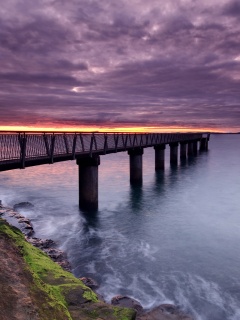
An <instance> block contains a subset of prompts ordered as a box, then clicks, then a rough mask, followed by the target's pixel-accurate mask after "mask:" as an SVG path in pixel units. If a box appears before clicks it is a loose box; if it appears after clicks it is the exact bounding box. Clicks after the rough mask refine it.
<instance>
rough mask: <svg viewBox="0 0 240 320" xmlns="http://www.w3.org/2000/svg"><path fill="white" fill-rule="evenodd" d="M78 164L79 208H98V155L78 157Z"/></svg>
mask: <svg viewBox="0 0 240 320" xmlns="http://www.w3.org/2000/svg"><path fill="white" fill-rule="evenodd" d="M77 164H78V166H79V208H80V209H83V210H97V209H98V166H99V165H100V156H93V157H86V158H78V159H77Z"/></svg>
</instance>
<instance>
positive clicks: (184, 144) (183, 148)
mask: <svg viewBox="0 0 240 320" xmlns="http://www.w3.org/2000/svg"><path fill="white" fill-rule="evenodd" d="M180 158H181V159H182V160H185V159H186V158H187V142H180Z"/></svg>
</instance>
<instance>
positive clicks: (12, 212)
mask: <svg viewBox="0 0 240 320" xmlns="http://www.w3.org/2000/svg"><path fill="white" fill-rule="evenodd" d="M6 212H7V214H8V215H9V216H10V217H16V216H17V214H18V213H17V212H16V211H13V210H6Z"/></svg>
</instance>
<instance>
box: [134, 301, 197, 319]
mask: <svg viewBox="0 0 240 320" xmlns="http://www.w3.org/2000/svg"><path fill="white" fill-rule="evenodd" d="M136 320H194V319H193V317H191V316H189V315H187V314H185V313H184V312H182V311H181V310H180V309H179V308H178V307H177V306H175V305H172V304H162V305H160V306H158V307H157V308H155V309H153V310H151V311H149V312H147V313H146V314H144V315H140V316H137V318H136Z"/></svg>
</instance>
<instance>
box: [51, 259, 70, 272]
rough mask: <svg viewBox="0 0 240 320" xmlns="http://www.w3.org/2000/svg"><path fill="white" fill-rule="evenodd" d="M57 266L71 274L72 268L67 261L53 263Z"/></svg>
mask: <svg viewBox="0 0 240 320" xmlns="http://www.w3.org/2000/svg"><path fill="white" fill-rule="evenodd" d="M55 262H56V263H57V264H59V265H60V266H61V267H62V268H63V269H64V270H66V271H69V272H71V270H72V267H71V265H70V263H69V262H68V261H67V260H64V261H55Z"/></svg>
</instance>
